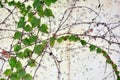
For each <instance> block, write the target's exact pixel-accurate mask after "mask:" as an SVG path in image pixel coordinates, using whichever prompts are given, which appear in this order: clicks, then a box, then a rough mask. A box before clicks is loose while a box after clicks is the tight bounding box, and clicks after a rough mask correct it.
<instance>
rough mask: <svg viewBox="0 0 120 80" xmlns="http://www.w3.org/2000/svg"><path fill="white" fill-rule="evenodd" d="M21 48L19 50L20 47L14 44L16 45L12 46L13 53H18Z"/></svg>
mask: <svg viewBox="0 0 120 80" xmlns="http://www.w3.org/2000/svg"><path fill="white" fill-rule="evenodd" d="M21 49H22V48H21V45H19V44H16V45H14V51H15V52H18V51H20V50H21Z"/></svg>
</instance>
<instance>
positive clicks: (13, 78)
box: [10, 72, 20, 80]
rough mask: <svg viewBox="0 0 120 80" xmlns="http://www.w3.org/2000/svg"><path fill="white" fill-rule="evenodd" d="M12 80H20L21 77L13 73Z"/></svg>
mask: <svg viewBox="0 0 120 80" xmlns="http://www.w3.org/2000/svg"><path fill="white" fill-rule="evenodd" d="M10 80H20V77H18V76H17V73H16V72H14V73H12V75H11V76H10Z"/></svg>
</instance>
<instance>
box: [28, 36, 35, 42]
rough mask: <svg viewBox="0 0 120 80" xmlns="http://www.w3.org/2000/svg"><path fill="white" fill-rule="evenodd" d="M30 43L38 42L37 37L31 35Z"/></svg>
mask: <svg viewBox="0 0 120 80" xmlns="http://www.w3.org/2000/svg"><path fill="white" fill-rule="evenodd" d="M29 41H30V43H33V42H36V41H37V36H34V35H31V36H30V38H29Z"/></svg>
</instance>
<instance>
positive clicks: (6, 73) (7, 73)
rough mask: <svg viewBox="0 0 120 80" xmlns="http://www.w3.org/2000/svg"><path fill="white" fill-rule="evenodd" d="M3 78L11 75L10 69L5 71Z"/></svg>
mask: <svg viewBox="0 0 120 80" xmlns="http://www.w3.org/2000/svg"><path fill="white" fill-rule="evenodd" d="M4 74H5V76H9V75H11V74H12V70H11V69H6V70H5V72H4Z"/></svg>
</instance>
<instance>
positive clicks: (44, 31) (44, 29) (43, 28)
mask: <svg viewBox="0 0 120 80" xmlns="http://www.w3.org/2000/svg"><path fill="white" fill-rule="evenodd" d="M39 30H40V31H41V32H43V33H48V31H47V30H48V27H47V25H46V24H42V25H41V26H40V27H39Z"/></svg>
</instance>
